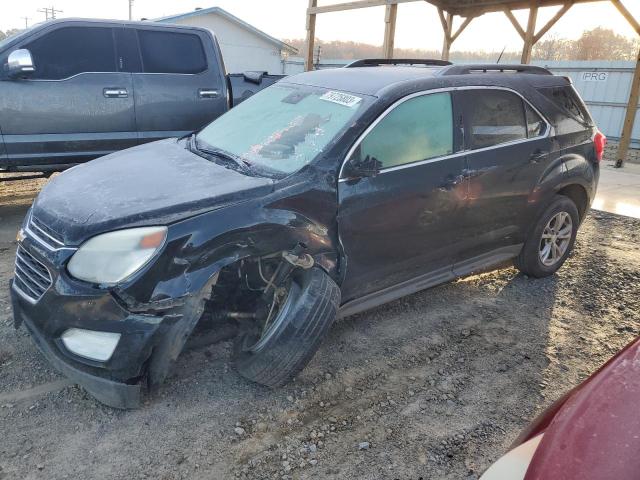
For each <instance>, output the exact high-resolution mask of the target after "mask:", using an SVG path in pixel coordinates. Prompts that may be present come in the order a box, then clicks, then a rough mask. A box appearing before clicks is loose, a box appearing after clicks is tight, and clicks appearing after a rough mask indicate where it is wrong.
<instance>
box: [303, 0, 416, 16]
mask: <svg viewBox="0 0 640 480" xmlns="http://www.w3.org/2000/svg"><path fill="white" fill-rule="evenodd" d="M418 1H420V2H422V1H424V0H357V1H355V2H343V3H335V4H333V5H323V6H321V7H318V6H317V5H314V6H313V7H309V8H308V9H307V13H329V12H341V11H344V10H355V9H357V8H369V7H380V6H384V5H391V4H398V3H410V2H418Z"/></svg>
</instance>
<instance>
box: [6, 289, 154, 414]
mask: <svg viewBox="0 0 640 480" xmlns="http://www.w3.org/2000/svg"><path fill="white" fill-rule="evenodd" d="M12 295H13V299H12V303H13V311H14V315H15V316H16V322H23V323H24V325H25V326H26V327H27V330H29V333H31V336H32V338H33V339H34V341H35V343H36V345H37V346H38V348H39V350H40V351H41V352H42V354H43V355H44V356H45V358H46V359H47V360H48V361H49V363H51V364H52V365H53V366H54V368H56V369H57V370H58V371H60V373H62V374H63V375H65V376H66V377H67V378H69V379H70V380H72V381H73V382H75V383H77V384H78V385H81V386H82V387H84V389H85V390H87V391H88V392H89V393H90V394H91V395H93V396H94V397H95V398H96V400H98V401H99V402H101V403H104V404H105V405H108V406H110V407H114V408H123V409H127V408H137V407H138V406H140V402H141V399H142V387H141V385H140V384H139V383H136V384H133V385H129V384H126V383H122V382H117V381H114V380H109V379H108V378H103V377H99V376H97V375H92V374H91V373H89V372H87V371H85V370H83V369H81V368H79V367H77V366H75V365H73V363H72V362H69V361H68V360H65V359H64V358H63V357H62V356H61V355H60V353H59V352H57V351H56V350H55V349H54V347H52V346H51V343H50V342H48V341H47V340H46V339H45V338H44V336H43V335H42V333H41V332H40V331H39V330H38V329H37V328H36V327H35V325H34V324H33V323H32V321H31V319H29V317H27V316H26V315H24V314H23V313H22V312H21V311H20V310H19V309H17V308H16V299H15V295H16V294H15V292H13V289H12Z"/></svg>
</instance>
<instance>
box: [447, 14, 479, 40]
mask: <svg viewBox="0 0 640 480" xmlns="http://www.w3.org/2000/svg"><path fill="white" fill-rule="evenodd" d="M474 18H475V17H467V18H465V19H464V22H462V24H461V25H460V26H459V27H458V30H456V33H454V34H453V35H451V43H453V42H455V41H456V38H458V37H459V36H460V34H461V33H462V32H463V31H464V29H465V28H467V26H468V25H469V24H470V23H471V20H473V19H474ZM452 26H453V24H452Z"/></svg>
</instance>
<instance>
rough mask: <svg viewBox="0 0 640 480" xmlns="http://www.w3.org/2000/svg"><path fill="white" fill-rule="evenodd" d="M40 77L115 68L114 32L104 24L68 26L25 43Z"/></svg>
mask: <svg viewBox="0 0 640 480" xmlns="http://www.w3.org/2000/svg"><path fill="white" fill-rule="evenodd" d="M25 48H28V49H29V51H30V52H31V55H32V56H33V61H34V63H35V65H36V71H35V72H34V74H33V75H32V76H31V78H33V79H39V80H62V79H65V78H69V77H73V76H74V75H77V74H79V73H84V72H116V71H117V69H116V54H115V48H114V45H113V33H112V30H111V29H110V28H102V27H65V28H60V29H58V30H54V31H53V32H50V33H47V34H45V35H43V36H41V37H39V38H37V39H35V40H34V41H32V42H31V43H29V44H27V45H25Z"/></svg>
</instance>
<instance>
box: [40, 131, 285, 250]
mask: <svg viewBox="0 0 640 480" xmlns="http://www.w3.org/2000/svg"><path fill="white" fill-rule="evenodd" d="M181 143H182V142H178V141H177V140H176V139H168V140H161V141H159V142H153V143H148V144H145V145H141V146H138V147H134V148H130V149H127V150H123V151H120V152H116V153H113V154H110V155H107V156H105V157H101V158H99V159H97V160H93V161H91V162H89V163H86V164H82V165H78V166H77V167H74V168H72V169H70V170H68V171H66V172H64V173H62V174H60V175H58V176H57V177H55V178H54V179H52V180H51V181H50V182H49V183H48V184H47V185H46V186H45V187H44V188H43V189H42V192H40V194H39V195H38V197H37V199H36V201H35V202H34V205H33V210H32V215H33V216H34V217H35V218H36V219H37V220H38V221H39V222H40V223H41V224H44V225H46V226H47V227H48V228H49V229H51V230H52V231H53V232H54V233H55V234H57V236H58V237H59V238H61V239H63V241H64V243H65V244H67V245H78V244H80V243H81V242H82V241H84V240H86V239H87V238H89V237H91V236H94V235H96V234H99V233H103V232H106V231H110V230H115V229H119V228H124V227H132V226H142V225H151V224H154V225H167V224H169V223H172V222H175V221H177V220H180V219H183V218H187V217H190V216H193V215H196V214H199V213H202V212H205V211H209V210H212V209H216V208H220V207H222V206H227V205H231V204H234V203H238V202H241V201H243V200H248V199H251V198H255V197H258V196H262V195H265V194H267V193H269V192H270V191H272V190H273V180H272V179H269V178H263V177H252V176H248V175H245V174H243V173H240V172H238V171H235V170H231V169H229V168H225V167H223V166H221V165H218V164H216V163H213V162H210V161H208V160H206V159H204V158H202V157H199V156H198V155H195V154H194V153H191V152H190V151H188V150H186V149H185V148H184V147H183V145H182V144H181Z"/></svg>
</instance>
